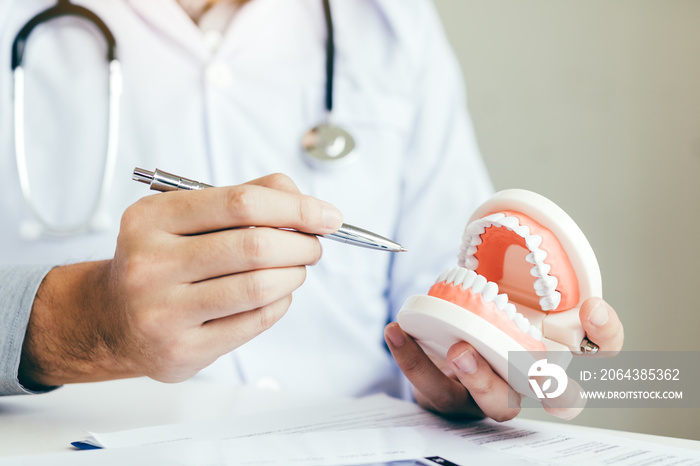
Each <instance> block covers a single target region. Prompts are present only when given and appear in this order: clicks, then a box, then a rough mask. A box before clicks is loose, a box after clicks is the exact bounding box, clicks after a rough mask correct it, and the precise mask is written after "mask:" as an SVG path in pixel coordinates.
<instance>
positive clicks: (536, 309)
mask: <svg viewBox="0 0 700 466" xmlns="http://www.w3.org/2000/svg"><path fill="white" fill-rule="evenodd" d="M458 264H459V267H454V268H451V269H449V270H447V271H445V272H443V273H442V274H441V275H440V276H439V277H438V279H437V280H436V282H435V284H434V285H433V286H432V287H431V288H430V290H429V291H428V295H427V296H424V295H419V296H411V297H410V298H408V300H407V301H406V302H405V303H404V305H403V307H402V308H401V311H399V314H398V317H397V320H398V322H399V325H400V326H401V328H402V329H403V330H404V331H405V332H407V333H408V334H409V335H411V336H412V337H413V338H415V339H416V341H417V342H418V344H420V345H421V347H422V348H423V349H424V350H425V351H426V353H427V354H429V355H431V356H434V357H438V358H442V359H445V357H446V354H447V351H448V349H449V348H450V347H451V346H452V345H453V344H455V343H457V342H459V341H466V342H468V343H470V344H471V345H472V346H474V347H475V348H476V350H477V351H478V352H479V353H480V354H481V355H482V356H483V357H484V358H485V359H486V360H487V361H488V362H489V364H490V365H491V367H492V368H493V369H494V370H495V371H496V372H497V373H498V374H499V375H500V376H501V377H502V378H503V379H504V380H508V352H509V351H530V352H532V351H566V352H567V353H566V354H570V353H569V351H572V352H595V351H596V350H597V347H596V346H595V345H593V344H592V343H590V342H588V340H586V339H585V334H584V331H583V328H582V327H581V322H580V320H579V309H580V307H581V304H582V303H583V302H584V301H585V300H586V299H587V298H589V297H591V296H598V297H602V284H601V277H600V269H599V267H598V262H597V261H596V258H595V254H594V253H593V249H592V248H591V246H590V244H589V243H588V241H587V240H586V237H585V236H584V235H583V233H582V232H581V230H580V229H579V228H578V226H577V225H576V223H574V221H573V220H572V219H571V218H570V217H569V216H568V215H567V214H566V213H565V212H564V211H563V210H562V209H561V208H559V207H558V206H557V205H556V204H554V203H553V202H551V201H550V200H548V199H546V198H544V197H543V196H540V195H539V194H535V193H533V192H530V191H525V190H521V189H510V190H506V191H501V192H499V193H497V194H496V195H495V196H493V197H492V198H491V199H489V200H488V201H486V202H485V203H484V204H482V205H481V206H480V207H479V208H478V209H477V210H476V212H474V214H473V215H472V217H471V219H470V220H469V223H468V225H467V227H466V229H465V232H464V235H463V237H462V246H461V249H460V253H459V255H458ZM569 359H570V357H569ZM564 364H566V363H564ZM524 370H527V368H524ZM524 380H527V377H525V379H524ZM509 383H511V381H509ZM518 385H520V386H513V383H511V386H513V388H514V389H515V390H517V391H519V392H520V393H522V394H524V395H528V396H530V395H531V391H530V388H529V386H527V384H518Z"/></svg>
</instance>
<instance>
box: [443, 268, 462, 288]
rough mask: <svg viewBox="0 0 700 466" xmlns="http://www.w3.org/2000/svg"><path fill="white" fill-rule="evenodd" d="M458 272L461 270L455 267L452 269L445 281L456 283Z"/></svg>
mask: <svg viewBox="0 0 700 466" xmlns="http://www.w3.org/2000/svg"><path fill="white" fill-rule="evenodd" d="M457 272H459V269H457V268H453V269H450V271H449V273H448V274H447V277H445V282H447V283H448V284H449V283H454V281H455V277H456V276H457Z"/></svg>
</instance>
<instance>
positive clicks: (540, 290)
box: [535, 276, 559, 298]
mask: <svg viewBox="0 0 700 466" xmlns="http://www.w3.org/2000/svg"><path fill="white" fill-rule="evenodd" d="M558 283H559V280H557V277H552V276H546V277H543V278H538V279H537V280H535V293H536V294H537V296H539V297H541V298H544V297H547V296H549V295H550V294H552V293H553V292H554V291H555V290H556V289H557V284H558Z"/></svg>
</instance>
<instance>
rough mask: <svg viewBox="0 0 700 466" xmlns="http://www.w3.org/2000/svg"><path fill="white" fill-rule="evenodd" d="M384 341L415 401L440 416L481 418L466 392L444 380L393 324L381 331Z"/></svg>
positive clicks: (399, 328) (415, 344) (442, 374)
mask: <svg viewBox="0 0 700 466" xmlns="http://www.w3.org/2000/svg"><path fill="white" fill-rule="evenodd" d="M384 338H385V340H386V343H387V345H388V346H389V350H390V351H391V354H392V355H393V356H394V359H395V360H396V363H397V364H398V366H399V368H400V369H401V371H402V372H403V373H404V375H405V376H406V378H407V379H408V380H409V382H411V384H412V385H413V387H414V389H415V390H416V391H417V392H418V393H417V395H418V396H417V401H418V400H421V401H422V403H421V404H422V405H423V406H425V407H427V408H432V409H433V410H434V411H437V412H440V413H443V414H469V415H473V416H478V415H480V412H479V411H478V409H476V407H475V406H474V405H473V404H471V403H470V401H471V400H470V398H469V394H468V393H467V390H466V389H465V388H464V387H463V386H462V384H460V383H459V382H457V381H456V380H454V379H451V378H449V377H447V376H446V375H445V374H444V373H443V372H442V371H441V370H440V369H438V368H437V367H436V366H435V364H433V363H432V361H431V360H430V358H428V356H426V354H425V353H424V352H423V350H422V349H421V347H420V346H418V344H417V343H416V342H415V341H414V340H413V339H412V338H411V337H410V336H409V335H408V334H406V333H405V332H404V331H403V330H401V327H399V324H397V323H396V322H392V323H390V324H389V325H387V326H386V328H385V329H384Z"/></svg>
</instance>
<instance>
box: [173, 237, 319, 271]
mask: <svg viewBox="0 0 700 466" xmlns="http://www.w3.org/2000/svg"><path fill="white" fill-rule="evenodd" d="M179 239H180V243H181V244H180V245H179V246H178V247H177V249H176V251H177V253H178V254H179V255H181V260H182V263H183V264H187V267H186V268H181V270H180V271H179V275H180V280H182V282H196V281H200V280H205V279H208V278H213V277H220V276H224V275H230V274H234V273H239V272H245V271H250V270H259V269H267V268H281V267H292V266H297V265H313V264H315V263H317V262H318V261H319V259H320V258H321V255H322V251H323V250H322V248H321V243H320V241H319V240H318V238H316V237H315V236H312V235H306V234H302V233H298V232H294V231H287V230H277V229H274V228H265V227H261V228H242V229H236V230H223V231H219V232H215V233H209V234H206V235H197V236H193V237H189V236H188V237H182V238H179Z"/></svg>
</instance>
